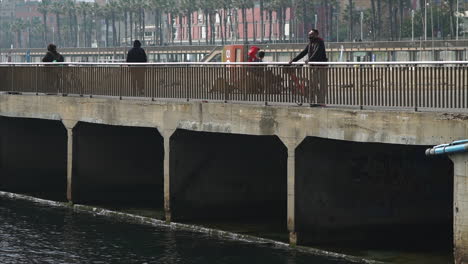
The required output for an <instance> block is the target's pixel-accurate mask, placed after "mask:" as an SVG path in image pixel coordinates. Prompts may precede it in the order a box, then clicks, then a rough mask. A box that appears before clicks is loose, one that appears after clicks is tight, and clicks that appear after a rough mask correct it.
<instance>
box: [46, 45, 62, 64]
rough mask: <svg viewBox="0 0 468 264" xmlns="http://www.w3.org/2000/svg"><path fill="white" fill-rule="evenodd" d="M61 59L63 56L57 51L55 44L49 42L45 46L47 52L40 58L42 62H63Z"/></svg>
mask: <svg viewBox="0 0 468 264" xmlns="http://www.w3.org/2000/svg"><path fill="white" fill-rule="evenodd" d="M63 61H64V59H63V56H62V55H60V53H58V52H57V46H55V45H54V44H52V43H51V44H49V46H47V53H46V55H45V56H44V58H42V62H63Z"/></svg>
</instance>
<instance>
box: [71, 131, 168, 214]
mask: <svg viewBox="0 0 468 264" xmlns="http://www.w3.org/2000/svg"><path fill="white" fill-rule="evenodd" d="M73 130H74V131H73V137H74V139H73V147H74V153H73V182H74V184H73V191H72V192H73V198H72V200H73V202H78V203H92V202H100V203H102V202H121V203H122V202H124V203H125V202H127V203H132V202H133V203H134V202H149V203H154V204H158V205H159V206H160V207H161V208H162V204H163V195H164V192H163V159H164V149H163V138H162V137H161V135H160V134H159V132H158V130H157V129H151V128H139V127H123V126H108V125H97V124H90V123H84V122H79V123H78V124H77V125H76V126H75V128H74V129H73Z"/></svg>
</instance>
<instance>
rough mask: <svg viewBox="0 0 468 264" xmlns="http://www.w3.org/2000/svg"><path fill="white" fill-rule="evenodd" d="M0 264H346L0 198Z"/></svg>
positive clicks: (198, 234)
mask: <svg viewBox="0 0 468 264" xmlns="http://www.w3.org/2000/svg"><path fill="white" fill-rule="evenodd" d="M0 263H2V264H9V263H15V264H16V263H177V264H179V263H180V264H183V263H203V264H209V263H287V264H295V263H308V264H329V263H330V264H332V263H333V264H337V263H340V264H341V263H349V262H348V261H344V260H334V259H327V258H324V257H317V256H312V255H309V254H305V253H300V252H296V251H292V250H284V249H277V248H276V249H275V248H272V247H270V246H262V245H258V244H252V243H247V242H239V241H231V240H220V239H215V238H212V237H208V236H207V235H203V234H200V233H190V232H179V231H170V230H167V229H165V228H156V227H151V226H147V225H139V224H132V223H127V222H122V221H119V220H114V219H111V218H108V217H103V216H94V215H91V214H86V213H76V212H73V211H72V210H71V209H66V208H51V207H47V206H42V205H39V204H36V203H31V202H25V201H13V200H10V199H5V198H0Z"/></svg>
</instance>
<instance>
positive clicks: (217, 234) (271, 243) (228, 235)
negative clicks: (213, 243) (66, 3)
mask: <svg viewBox="0 0 468 264" xmlns="http://www.w3.org/2000/svg"><path fill="white" fill-rule="evenodd" d="M0 197H3V198H7V199H10V200H23V201H29V202H32V203H38V204H42V205H47V206H51V207H58V208H70V209H73V210H74V211H77V212H82V213H88V214H93V215H100V216H106V217H112V218H117V219H120V220H122V221H126V222H131V223H138V224H144V225H149V226H153V227H163V228H168V229H170V230H174V231H186V232H195V233H201V234H206V235H208V236H210V237H214V238H221V239H225V240H232V241H242V242H246V243H253V244H262V245H266V246H268V247H271V248H279V249H285V250H293V251H298V252H301V253H306V254H312V255H315V256H322V257H330V258H335V259H343V260H346V261H350V262H351V263H365V264H381V263H384V262H380V261H375V260H370V259H364V258H360V257H355V256H351V255H346V254H341V253H336V252H331V251H326V250H321V249H316V248H311V247H304V246H296V247H292V246H290V245H289V244H287V243H284V242H279V241H275V240H271V239H266V238H261V237H256V236H251V235H243V234H238V233H233V232H228V231H222V230H218V229H212V228H206V227H202V226H197V225H188V224H182V223H174V222H173V223H166V222H165V221H162V220H158V219H155V218H150V217H144V216H139V215H133V214H128V213H122V212H117V211H112V210H107V209H103V208H98V207H92V206H87V205H80V204H73V205H72V204H70V203H67V202H56V201H50V200H45V199H40V198H35V197H32V196H28V195H23V194H16V193H10V192H3V191H0Z"/></svg>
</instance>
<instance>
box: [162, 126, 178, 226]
mask: <svg viewBox="0 0 468 264" xmlns="http://www.w3.org/2000/svg"><path fill="white" fill-rule="evenodd" d="M174 131H175V130H174V129H165V130H164V131H163V133H162V136H163V137H164V212H165V215H166V222H168V223H169V222H171V219H172V215H171V190H170V186H171V185H170V183H171V177H170V174H169V173H170V151H171V148H170V140H171V136H172V134H174Z"/></svg>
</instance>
